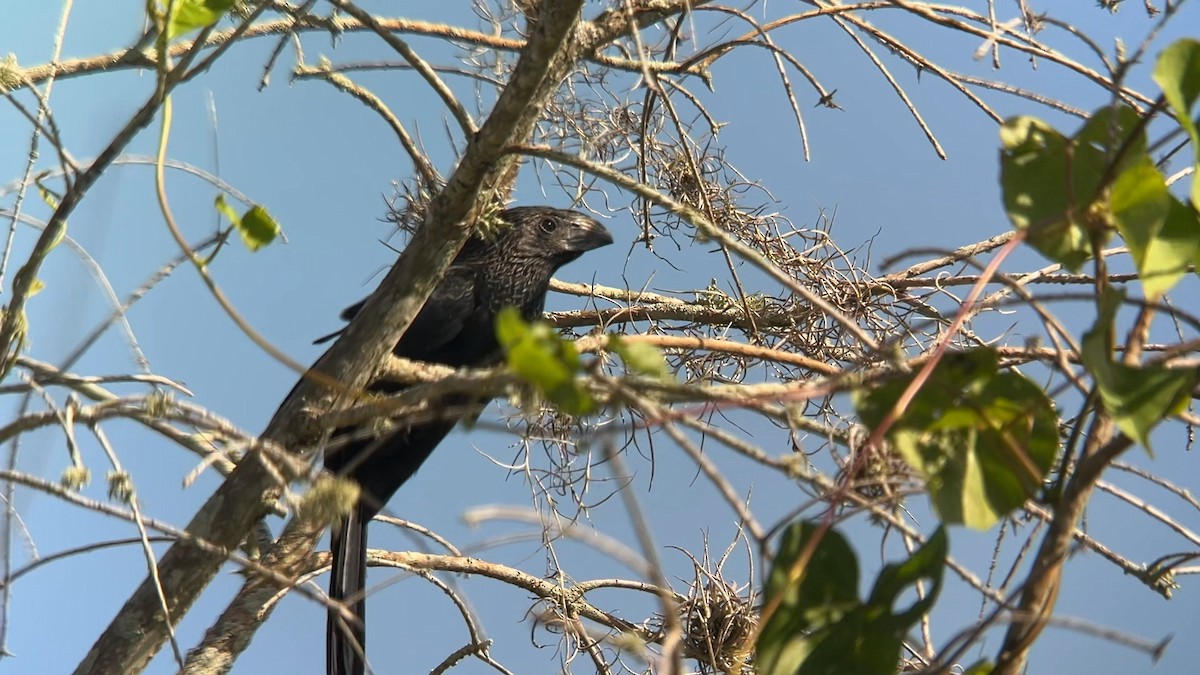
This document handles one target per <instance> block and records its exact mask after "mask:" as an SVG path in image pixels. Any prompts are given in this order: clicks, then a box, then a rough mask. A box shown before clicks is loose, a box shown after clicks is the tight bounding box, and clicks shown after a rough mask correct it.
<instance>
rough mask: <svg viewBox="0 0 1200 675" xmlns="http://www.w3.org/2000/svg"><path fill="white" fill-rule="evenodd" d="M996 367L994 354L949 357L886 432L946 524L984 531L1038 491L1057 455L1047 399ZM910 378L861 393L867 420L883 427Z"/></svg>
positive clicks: (860, 409) (975, 352)
mask: <svg viewBox="0 0 1200 675" xmlns="http://www.w3.org/2000/svg"><path fill="white" fill-rule="evenodd" d="M997 363H998V356H997V354H996V352H995V351H993V350H991V349H974V350H969V351H965V352H957V353H949V354H946V356H945V357H943V359H942V361H941V363H939V364H938V366H937V368H935V369H934V370H933V372H932V373H931V374H930V378H929V380H928V381H927V382H926V383H925V385H924V386H923V387H922V388H921V390H920V391H918V392H917V393H916V395H915V396H914V397H913V399H912V401H911V402H910V403H909V405H908V408H907V410H905V411H904V414H903V415H902V416H901V417H900V418H899V419H898V420H896V422H895V423H894V424H893V425H892V426H891V428H890V429H889V430H888V432H887V438H888V440H889V441H890V442H891V443H892V446H893V447H894V448H895V449H896V451H897V452H898V453H899V454H900V456H901V457H903V458H904V460H905V462H907V463H908V464H909V465H910V466H912V467H913V468H914V469H915V470H916V471H918V472H919V473H920V474H921V475H922V476H923V477H924V479H925V484H926V487H927V489H928V491H929V496H930V499H931V500H932V502H933V506H934V508H935V509H936V510H937V512H938V515H939V516H941V518H942V520H943V521H945V522H947V523H962V524H964V525H966V526H968V527H971V528H975V529H980V530H982V529H987V528H989V527H991V526H992V525H994V524H995V523H996V522H997V521H998V520H999V519H1001V518H1003V517H1004V516H1005V515H1007V514H1008V513H1010V512H1011V511H1013V510H1014V509H1017V508H1019V507H1020V506H1021V505H1022V504H1023V503H1024V502H1025V500H1026V499H1028V498H1030V497H1033V496H1034V495H1035V494H1037V492H1038V490H1039V489H1040V488H1041V485H1042V480H1043V479H1044V478H1045V476H1046V474H1047V473H1048V472H1049V470H1050V468H1051V466H1052V465H1053V463H1054V457H1055V455H1056V454H1057V452H1058V432H1057V415H1056V414H1055V412H1054V407H1053V405H1052V404H1051V402H1050V399H1049V398H1048V397H1047V396H1046V394H1045V392H1044V391H1043V390H1042V388H1041V387H1040V386H1038V385H1037V384H1036V383H1034V382H1032V381H1030V380H1029V379H1028V378H1026V377H1025V376H1023V375H1021V374H1020V373H1017V372H1012V371H999V370H998V368H997ZM913 377H915V375H910V376H907V377H904V378H901V379H898V380H894V381H891V382H888V383H885V384H883V385H881V386H879V387H876V388H875V389H873V390H871V391H869V392H866V393H859V394H857V395H856V396H855V405H856V407H857V409H858V413H859V416H860V418H861V419H862V421H863V423H864V424H866V425H867V426H868V427H871V428H876V427H878V426H879V424H881V423H882V421H883V420H884V419H885V418H886V416H887V414H888V413H889V412H890V411H891V409H892V408H893V406H894V405H895V403H896V401H897V400H898V399H899V398H900V396H901V395H902V394H903V393H904V391H905V390H906V389H907V388H908V387H909V385H910V384H911V383H912V381H913Z"/></svg>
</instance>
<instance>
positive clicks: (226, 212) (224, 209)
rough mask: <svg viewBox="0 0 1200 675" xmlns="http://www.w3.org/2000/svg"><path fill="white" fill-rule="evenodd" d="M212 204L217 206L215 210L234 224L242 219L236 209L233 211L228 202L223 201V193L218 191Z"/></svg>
mask: <svg viewBox="0 0 1200 675" xmlns="http://www.w3.org/2000/svg"><path fill="white" fill-rule="evenodd" d="M213 206H215V207H216V208H217V212H219V213H220V214H221V215H223V216H225V219H226V220H228V221H229V222H231V223H233V224H234V225H237V224H238V223H240V222H241V221H242V217H241V216H239V215H238V214H237V211H234V210H233V207H232V206H230V205H229V202H227V201H225V195H223V194H220V193H218V194H217V198H216V199H214V200H213Z"/></svg>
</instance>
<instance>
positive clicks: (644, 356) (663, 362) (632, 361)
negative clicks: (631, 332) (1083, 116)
mask: <svg viewBox="0 0 1200 675" xmlns="http://www.w3.org/2000/svg"><path fill="white" fill-rule="evenodd" d="M608 345H609V347H611V348H612V350H613V351H614V352H616V353H617V356H620V357H621V360H622V361H624V362H625V368H626V369H628V370H629V371H631V372H634V373H637V374H638V375H646V376H648V377H653V378H655V379H657V380H662V381H668V380H670V379H671V369H670V368H669V367H668V366H667V359H666V358H665V357H664V356H663V353H662V352H661V351H659V349H658V347H655V346H654V345H652V344H649V343H646V342H633V341H630V340H624V339H622V338H621V336H620V335H615V334H614V335H611V336H609V340H608Z"/></svg>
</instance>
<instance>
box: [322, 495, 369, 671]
mask: <svg viewBox="0 0 1200 675" xmlns="http://www.w3.org/2000/svg"><path fill="white" fill-rule="evenodd" d="M370 521H371V518H370V515H369V514H368V513H366V511H365V509H364V507H363V506H362V505H361V504H360V505H359V506H356V507H355V508H353V509H351V511H350V513H349V514H348V515H347V516H346V518H345V520H343V521H342V523H341V524H340V525H338V526H335V527H333V528H331V530H330V535H329V538H330V541H329V549H330V551H331V552H332V553H333V570H332V571H331V572H330V575H329V597H330V598H332V599H333V600H336V601H338V602H343V603H345V604H346V606H347V607H348V608H349V609H350V611H351V612H353V614H354V619H355V620H353V621H351V620H347V619H345V618H343V615H342V614H341V613H339V612H337V611H335V610H332V609H331V610H330V611H329V617H328V619H327V623H326V627H325V659H326V662H325V670H326V673H327V674H328V675H363V673H364V671H365V670H366V658H365V656H364V655H365V654H366V643H367V627H366V609H367V601H366V593H365V590H366V586H367V523H369V522H370Z"/></svg>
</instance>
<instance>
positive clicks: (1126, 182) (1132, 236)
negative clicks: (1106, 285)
mask: <svg viewBox="0 0 1200 675" xmlns="http://www.w3.org/2000/svg"><path fill="white" fill-rule="evenodd" d="M1108 201H1109V208H1110V209H1111V210H1112V216H1113V221H1114V222H1115V223H1116V226H1117V230H1118V231H1120V233H1121V236H1122V237H1124V239H1125V243H1126V244H1127V245H1128V246H1129V252H1130V254H1131V255H1132V256H1133V262H1134V264H1135V265H1137V269H1138V273H1139V274H1140V275H1141V277H1142V279H1143V282H1144V283H1145V284H1146V285H1147V288H1146V295H1147V296H1149V297H1151V298H1156V297H1158V295H1160V294H1161V291H1164V290H1166V288H1162V282H1163V278H1162V277H1156V278H1154V279H1147V276H1146V264H1147V259H1146V256H1147V254H1148V253H1149V251H1150V246H1151V243H1152V242H1154V241H1155V240H1156V239H1157V238H1158V235H1159V233H1160V232H1161V231H1162V227H1163V222H1164V221H1165V220H1166V219H1167V210H1168V209H1169V208H1170V201H1171V195H1170V193H1169V192H1168V191H1167V183H1166V181H1165V180H1163V176H1162V174H1161V173H1159V172H1158V169H1156V168H1155V167H1154V163H1153V162H1152V161H1150V158H1149V157H1148V156H1146V155H1142V156H1141V157H1140V158H1139V161H1138V162H1137V163H1136V164H1134V165H1133V166H1131V167H1129V168H1128V169H1126V170H1125V171H1124V172H1122V173H1121V175H1120V176H1117V179H1116V181H1114V182H1113V186H1112V191H1111V192H1110V195H1109V200H1108ZM1167 288H1169V286H1168V287H1167ZM1151 289H1153V291H1152V290H1151Z"/></svg>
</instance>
